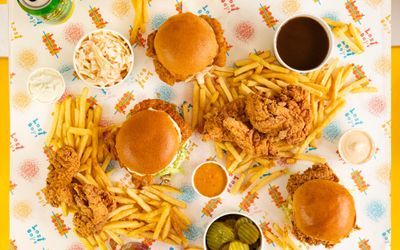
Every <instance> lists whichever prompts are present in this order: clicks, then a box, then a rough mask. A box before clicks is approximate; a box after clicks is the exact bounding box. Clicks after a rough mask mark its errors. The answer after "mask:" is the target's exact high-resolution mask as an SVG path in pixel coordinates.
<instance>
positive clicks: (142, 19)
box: [129, 0, 149, 45]
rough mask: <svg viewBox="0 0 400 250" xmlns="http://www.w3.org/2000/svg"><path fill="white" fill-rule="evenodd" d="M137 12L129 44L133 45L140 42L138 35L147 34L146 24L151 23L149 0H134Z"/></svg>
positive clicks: (133, 3)
mask: <svg viewBox="0 0 400 250" xmlns="http://www.w3.org/2000/svg"><path fill="white" fill-rule="evenodd" d="M132 5H133V8H134V10H135V19H134V21H133V27H132V32H131V34H130V38H129V42H130V43H131V44H132V45H133V44H135V43H136V41H137V40H138V37H137V35H138V33H139V32H140V33H144V32H146V24H147V23H148V22H149V0H132Z"/></svg>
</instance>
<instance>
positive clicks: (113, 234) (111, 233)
mask: <svg viewBox="0 0 400 250" xmlns="http://www.w3.org/2000/svg"><path fill="white" fill-rule="evenodd" d="M104 232H105V233H106V234H107V235H108V236H109V237H110V238H111V239H113V240H114V241H115V242H116V243H117V244H118V245H119V246H122V245H123V244H124V242H123V241H122V239H121V238H120V237H119V236H118V235H117V234H116V233H114V232H113V231H111V230H104Z"/></svg>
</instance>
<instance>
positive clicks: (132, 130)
mask: <svg viewBox="0 0 400 250" xmlns="http://www.w3.org/2000/svg"><path fill="white" fill-rule="evenodd" d="M180 147H181V136H180V132H179V131H178V127H177V125H176V124H174V121H173V119H172V118H171V117H170V116H169V115H168V114H167V113H166V112H164V111H158V110H150V109H148V110H142V111H139V112H137V113H134V114H132V115H131V117H130V118H129V119H127V120H126V121H125V122H124V123H123V124H122V127H121V129H120V131H119V132H118V135H117V139H116V149H117V154H118V158H119V160H120V162H121V164H122V165H123V166H124V167H126V168H128V170H129V171H131V172H134V173H136V174H138V175H154V174H157V173H158V172H160V171H161V170H163V169H164V168H166V167H167V166H168V165H169V164H170V163H171V162H172V161H173V159H174V158H175V156H176V154H177V153H178V151H179V149H180Z"/></svg>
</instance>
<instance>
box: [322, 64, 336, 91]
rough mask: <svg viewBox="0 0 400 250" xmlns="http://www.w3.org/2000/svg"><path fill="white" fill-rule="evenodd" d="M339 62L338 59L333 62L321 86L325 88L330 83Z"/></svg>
mask: <svg viewBox="0 0 400 250" xmlns="http://www.w3.org/2000/svg"><path fill="white" fill-rule="evenodd" d="M338 62H339V59H338V58H335V59H334V60H333V62H332V63H331V64H330V65H329V67H328V69H327V70H326V71H325V74H324V77H323V78H322V80H321V85H322V86H325V85H326V83H327V82H328V79H329V77H330V76H331V74H332V72H333V70H334V69H335V67H336V65H337V63H338Z"/></svg>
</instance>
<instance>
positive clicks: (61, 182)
mask: <svg viewBox="0 0 400 250" xmlns="http://www.w3.org/2000/svg"><path fill="white" fill-rule="evenodd" d="M49 161H50V166H49V173H48V176H47V180H46V184H47V185H46V187H45V188H44V190H43V193H44V195H45V197H46V200H47V202H48V203H49V204H50V205H51V206H53V207H60V205H61V203H65V204H66V205H67V206H68V207H69V208H74V209H75V210H76V211H77V212H76V213H75V214H74V219H73V223H74V225H75V227H76V231H77V232H78V233H79V234H80V235H81V236H82V237H87V236H89V235H93V234H94V233H99V232H100V231H101V230H102V228H103V226H104V224H105V223H106V221H107V219H108V214H109V212H110V211H112V210H113V209H115V207H116V203H115V201H114V200H113V198H112V196H111V194H110V193H108V192H106V191H103V190H102V189H100V188H98V187H96V186H93V185H89V184H78V183H73V181H74V176H75V175H76V174H77V173H78V171H79V167H80V162H79V157H78V154H77V153H76V151H75V149H74V148H72V147H70V146H63V147H61V148H59V149H58V150H57V152H56V154H55V156H54V158H51V159H49Z"/></svg>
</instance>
